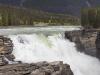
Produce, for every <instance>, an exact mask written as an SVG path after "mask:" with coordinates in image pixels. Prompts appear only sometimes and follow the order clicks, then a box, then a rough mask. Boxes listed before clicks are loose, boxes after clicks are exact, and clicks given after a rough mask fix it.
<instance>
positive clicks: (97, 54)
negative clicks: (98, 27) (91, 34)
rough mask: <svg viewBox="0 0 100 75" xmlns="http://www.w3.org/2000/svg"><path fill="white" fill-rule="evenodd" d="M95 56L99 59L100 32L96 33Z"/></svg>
mask: <svg viewBox="0 0 100 75" xmlns="http://www.w3.org/2000/svg"><path fill="white" fill-rule="evenodd" d="M96 49H97V52H96V56H97V57H98V58H99V59H100V32H98V34H97V39H96Z"/></svg>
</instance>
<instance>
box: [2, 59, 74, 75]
mask: <svg viewBox="0 0 100 75" xmlns="http://www.w3.org/2000/svg"><path fill="white" fill-rule="evenodd" d="M0 75H73V72H72V71H71V69H70V66H69V65H68V64H63V62H61V61H59V62H58V61H57V62H51V63H47V62H38V63H32V64H12V65H6V66H1V67H0Z"/></svg>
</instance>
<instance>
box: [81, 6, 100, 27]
mask: <svg viewBox="0 0 100 75" xmlns="http://www.w3.org/2000/svg"><path fill="white" fill-rule="evenodd" d="M81 24H82V26H84V27H85V28H100V8H86V9H82V10H81Z"/></svg>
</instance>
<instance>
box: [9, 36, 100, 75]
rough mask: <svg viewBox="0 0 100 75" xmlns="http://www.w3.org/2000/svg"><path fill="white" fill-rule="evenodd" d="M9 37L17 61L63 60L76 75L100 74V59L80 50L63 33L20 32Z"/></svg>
mask: <svg viewBox="0 0 100 75" xmlns="http://www.w3.org/2000/svg"><path fill="white" fill-rule="evenodd" d="M9 37H10V38H11V39H12V41H13V44H14V50H13V54H14V55H15V57H16V59H15V61H22V62H24V63H32V62H38V61H48V62H51V61H63V62H64V63H67V64H69V65H70V66H71V69H72V71H73V73H74V75H100V62H99V60H98V59H96V58H94V57H91V56H88V55H85V54H83V53H80V52H78V51H77V50H76V47H75V44H74V43H73V42H70V41H69V40H67V39H64V38H63V36H62V35H61V34H55V35H49V36H45V35H43V34H23V35H21V34H20V35H19V34H18V35H9Z"/></svg>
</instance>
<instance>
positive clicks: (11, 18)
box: [0, 6, 79, 26]
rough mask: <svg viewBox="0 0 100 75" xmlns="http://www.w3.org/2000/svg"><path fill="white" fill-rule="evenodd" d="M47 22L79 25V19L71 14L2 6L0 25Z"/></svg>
mask: <svg viewBox="0 0 100 75" xmlns="http://www.w3.org/2000/svg"><path fill="white" fill-rule="evenodd" d="M38 23H47V24H48V25H66V24H71V25H77V24H79V19H78V18H76V17H73V16H70V15H64V14H54V13H48V12H43V11H40V10H33V9H26V8H23V9H22V8H19V7H11V6H0V25H1V26H11V25H15V26H16V25H35V24H38Z"/></svg>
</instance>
